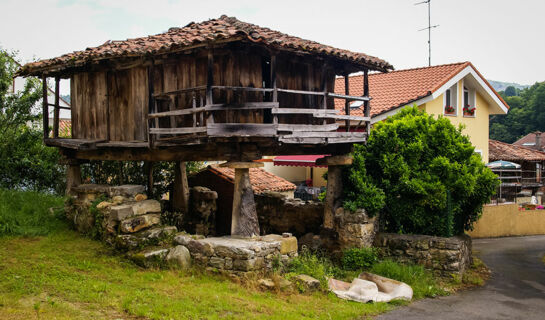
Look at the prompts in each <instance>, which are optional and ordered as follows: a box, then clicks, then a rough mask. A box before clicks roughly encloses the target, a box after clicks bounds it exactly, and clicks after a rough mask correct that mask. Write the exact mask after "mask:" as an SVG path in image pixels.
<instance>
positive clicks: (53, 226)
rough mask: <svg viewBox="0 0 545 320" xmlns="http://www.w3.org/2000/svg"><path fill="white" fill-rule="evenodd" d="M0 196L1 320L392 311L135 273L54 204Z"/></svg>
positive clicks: (222, 281) (33, 197) (28, 196)
mask: <svg viewBox="0 0 545 320" xmlns="http://www.w3.org/2000/svg"><path fill="white" fill-rule="evenodd" d="M0 195H1V198H0V206H1V211H0V212H1V216H2V217H3V218H4V219H5V220H3V221H8V222H9V225H10V231H9V232H5V233H3V236H0V319H93V320H94V319H356V318H357V319H361V318H364V317H367V316H371V315H375V314H378V313H382V312H385V311H387V310H390V309H392V308H394V307H395V304H386V303H374V304H361V303H356V302H350V301H344V300H340V299H338V298H337V297H335V296H334V295H333V294H332V293H323V292H318V293H314V294H306V295H302V294H294V293H291V292H278V293H276V292H262V291H260V290H258V289H256V288H255V286H253V285H247V284H238V283H235V282H233V281H231V280H229V279H226V278H224V277H221V276H219V275H218V276H216V275H210V274H203V273H200V272H198V271H196V270H190V271H186V272H180V271H174V270H145V269H141V268H139V267H137V266H136V265H134V264H133V263H131V262H129V261H127V260H126V259H124V258H122V257H121V256H119V255H118V254H116V253H115V252H113V251H112V250H111V249H110V248H109V247H107V245H105V244H103V243H101V242H98V241H94V240H91V239H89V238H85V237H83V236H81V235H79V234H77V233H76V232H74V231H72V230H69V229H68V227H67V224H66V223H64V222H63V220H61V219H60V218H59V217H60V216H59V214H56V215H52V214H51V213H50V212H49V210H48V208H49V207H52V206H59V205H61V201H62V200H61V199H60V198H55V197H51V196H45V195H41V194H37V193H27V192H14V191H5V190H2V191H1V193H0ZM6 225H7V224H6ZM38 234H39V235H40V236H33V235H38Z"/></svg>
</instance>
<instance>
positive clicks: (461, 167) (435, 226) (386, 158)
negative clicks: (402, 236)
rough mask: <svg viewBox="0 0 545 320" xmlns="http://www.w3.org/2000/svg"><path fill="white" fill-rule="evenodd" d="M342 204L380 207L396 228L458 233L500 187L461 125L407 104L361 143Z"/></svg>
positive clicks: (389, 227) (384, 222)
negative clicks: (364, 142) (365, 142)
mask: <svg viewBox="0 0 545 320" xmlns="http://www.w3.org/2000/svg"><path fill="white" fill-rule="evenodd" d="M345 181H346V183H347V188H345V190H346V192H345V199H346V200H345V202H344V206H345V207H349V208H350V209H354V207H363V208H364V209H366V210H367V211H368V212H369V213H370V214H372V213H376V212H379V211H380V219H381V227H382V228H383V230H385V231H389V232H395V233H416V234H427V235H435V236H447V237H448V236H452V235H455V234H460V233H463V231H464V230H470V229H471V228H472V225H473V222H475V221H476V220H477V219H478V218H479V217H480V213H481V212H482V207H483V205H484V204H485V203H487V202H488V201H489V200H490V197H491V196H492V195H493V194H494V193H495V191H496V187H497V185H498V183H499V182H498V180H497V177H496V175H494V174H493V173H492V171H490V170H489V169H488V168H486V166H485V165H484V164H483V162H482V160H481V158H480V156H479V155H478V154H476V153H475V150H474V147H473V146H472V145H471V142H470V141H469V138H468V137H467V136H465V135H463V134H462V127H459V128H456V127H454V126H453V125H452V124H451V123H450V121H449V120H448V119H446V118H443V117H439V118H437V119H436V118H434V117H433V116H430V115H427V114H426V113H425V112H423V111H419V110H418V109H417V108H416V107H413V108H406V109H404V110H402V111H401V112H400V113H398V114H396V115H395V116H393V117H390V118H388V119H387V120H385V121H383V122H380V123H378V124H377V125H376V127H375V128H374V129H373V130H372V131H371V135H370V137H369V140H368V143H367V145H356V146H355V152H354V163H353V165H352V166H351V167H350V168H348V169H347V170H346V171H345Z"/></svg>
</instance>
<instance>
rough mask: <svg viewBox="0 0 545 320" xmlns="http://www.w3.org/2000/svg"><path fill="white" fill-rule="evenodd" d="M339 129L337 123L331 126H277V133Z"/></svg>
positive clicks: (281, 124)
mask: <svg viewBox="0 0 545 320" xmlns="http://www.w3.org/2000/svg"><path fill="white" fill-rule="evenodd" d="M337 129H339V124H338V123H331V124H325V125H322V124H317V125H312V124H283V123H280V124H278V131H291V132H299V131H335V130H337Z"/></svg>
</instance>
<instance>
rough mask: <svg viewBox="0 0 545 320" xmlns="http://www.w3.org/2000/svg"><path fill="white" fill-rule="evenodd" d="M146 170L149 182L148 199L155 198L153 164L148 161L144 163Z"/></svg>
mask: <svg viewBox="0 0 545 320" xmlns="http://www.w3.org/2000/svg"><path fill="white" fill-rule="evenodd" d="M144 170H145V171H146V176H147V178H148V179H147V182H148V198H151V197H152V196H153V162H152V161H147V162H145V163H144Z"/></svg>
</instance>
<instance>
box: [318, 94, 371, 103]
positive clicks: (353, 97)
mask: <svg viewBox="0 0 545 320" xmlns="http://www.w3.org/2000/svg"><path fill="white" fill-rule="evenodd" d="M327 95H328V96H330V97H333V98H337V99H347V100H353V101H364V102H365V101H369V100H371V98H369V97H367V96H365V97H357V96H348V95H345V94H337V93H332V92H330V93H328V94H327Z"/></svg>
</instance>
